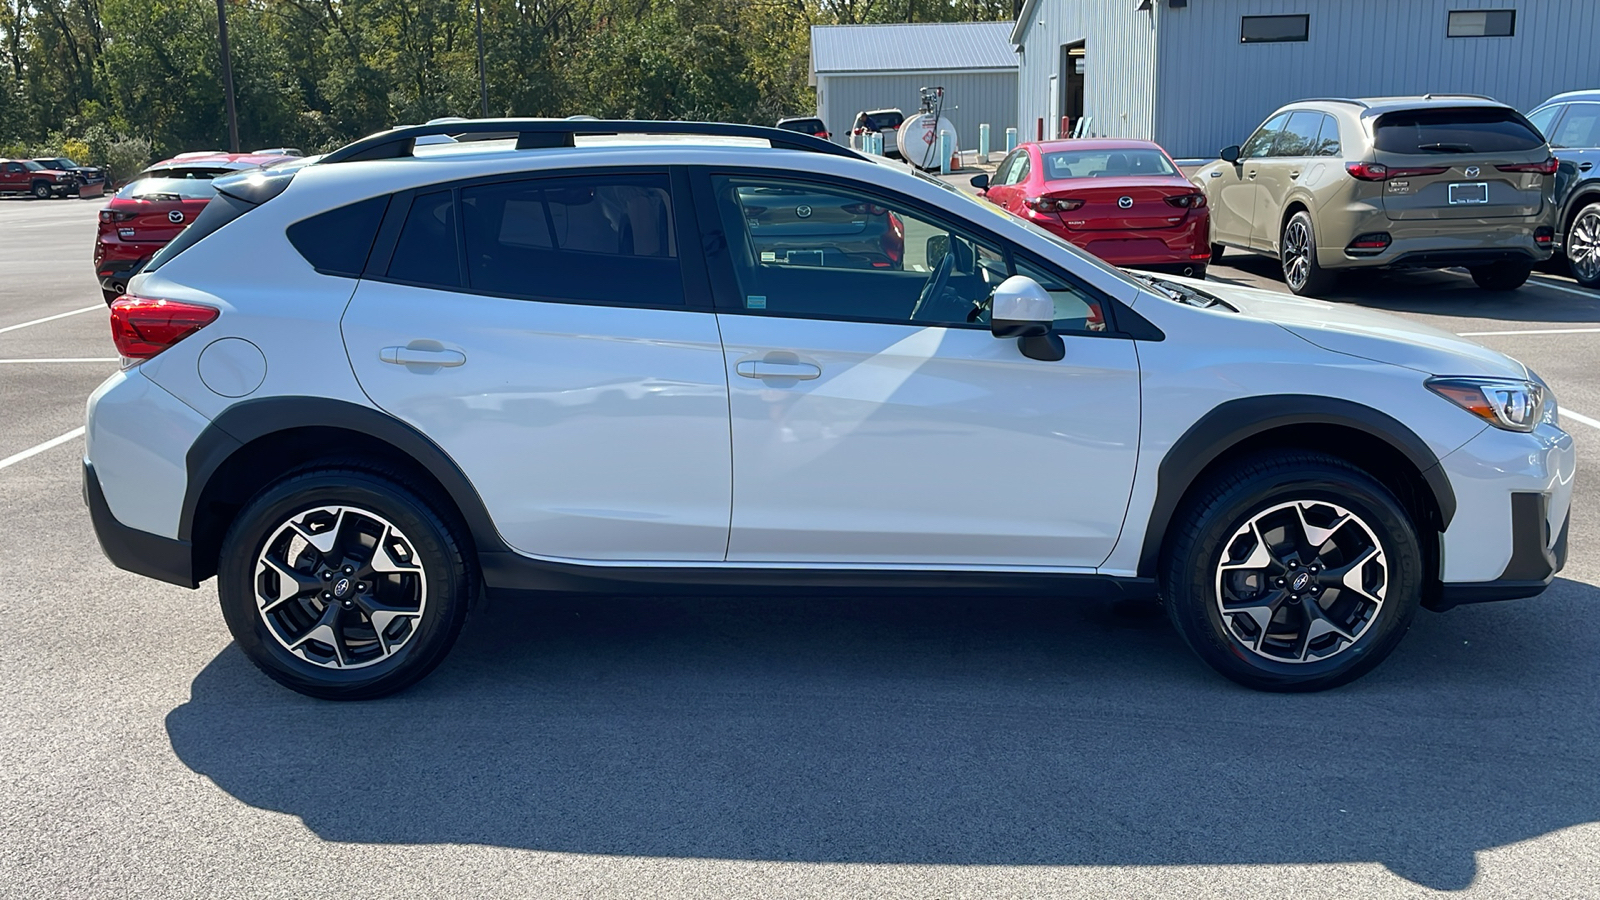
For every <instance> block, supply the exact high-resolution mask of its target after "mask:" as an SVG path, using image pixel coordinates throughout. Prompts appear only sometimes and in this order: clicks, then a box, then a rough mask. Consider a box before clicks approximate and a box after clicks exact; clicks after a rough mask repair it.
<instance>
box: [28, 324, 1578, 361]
mask: <svg viewBox="0 0 1600 900" xmlns="http://www.w3.org/2000/svg"><path fill="white" fill-rule="evenodd" d="M1595 330H1596V331H1600V329H1595ZM121 361H122V357H120V356H63V357H58V358H56V359H0V366H13V365H19V364H22V363H107V362H121Z"/></svg>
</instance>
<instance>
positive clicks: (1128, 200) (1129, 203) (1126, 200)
mask: <svg viewBox="0 0 1600 900" xmlns="http://www.w3.org/2000/svg"><path fill="white" fill-rule="evenodd" d="M1117 205H1118V206H1120V207H1122V208H1123V209H1132V208H1133V198H1132V197H1118V198H1117Z"/></svg>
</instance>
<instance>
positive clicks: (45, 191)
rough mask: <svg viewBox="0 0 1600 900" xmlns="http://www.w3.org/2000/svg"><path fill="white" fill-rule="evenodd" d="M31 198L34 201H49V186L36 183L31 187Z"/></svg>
mask: <svg viewBox="0 0 1600 900" xmlns="http://www.w3.org/2000/svg"><path fill="white" fill-rule="evenodd" d="M33 198H34V199H35V200H49V199H50V185H48V184H45V183H44V182H42V181H40V182H38V183H36V184H35V185H34V186H33Z"/></svg>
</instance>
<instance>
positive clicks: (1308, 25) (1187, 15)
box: [1011, 0, 1600, 157]
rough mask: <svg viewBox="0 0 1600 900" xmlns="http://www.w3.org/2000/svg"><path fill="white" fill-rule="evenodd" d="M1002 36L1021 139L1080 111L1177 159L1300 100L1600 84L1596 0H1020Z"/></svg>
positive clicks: (1538, 95)
mask: <svg viewBox="0 0 1600 900" xmlns="http://www.w3.org/2000/svg"><path fill="white" fill-rule="evenodd" d="M1011 40H1012V43H1013V45H1014V46H1015V47H1016V49H1017V52H1018V54H1019V60H1020V66H1019V69H1018V73H1019V74H1018V80H1019V88H1018V110H1017V117H1018V120H1019V121H1020V123H1021V124H1020V126H1019V127H1020V129H1021V131H1022V134H1023V137H1024V139H1034V138H1036V137H1038V136H1039V135H1040V134H1041V132H1042V134H1043V136H1044V137H1047V138H1048V137H1055V136H1057V132H1058V130H1059V128H1060V122H1061V117H1062V116H1069V117H1070V118H1071V120H1072V121H1073V123H1076V122H1077V120H1078V119H1079V117H1081V116H1087V117H1088V118H1089V120H1090V121H1089V123H1088V129H1089V132H1090V133H1093V134H1097V135H1103V136H1107V137H1131V138H1145V139H1151V140H1155V141H1157V142H1159V143H1160V144H1162V145H1163V146H1164V147H1166V148H1167V150H1168V151H1169V152H1171V153H1172V154H1173V155H1174V156H1180V157H1214V156H1215V155H1216V153H1217V150H1218V149H1219V148H1221V147H1223V146H1225V145H1228V144H1237V143H1240V142H1242V141H1243V140H1244V139H1245V138H1246V137H1248V136H1249V135H1250V132H1251V131H1252V130H1253V129H1254V128H1255V127H1256V126H1257V125H1259V124H1260V123H1261V121H1262V120H1263V119H1265V118H1266V116H1267V114H1268V113H1270V112H1271V111H1272V110H1273V109H1274V108H1276V107H1278V106H1281V105H1283V104H1285V103H1288V102H1291V101H1294V100H1299V99H1303V98H1307V97H1371V96H1385V95H1389V96H1392V95H1400V94H1424V93H1430V92H1431V93H1471V94H1484V95H1487V96H1490V97H1494V98H1495V99H1497V100H1501V101H1503V102H1505V103H1509V104H1511V105H1512V106H1515V107H1517V108H1518V109H1521V110H1523V111H1524V112H1526V111H1528V110H1530V109H1532V108H1533V106H1534V105H1535V104H1537V103H1539V102H1540V101H1541V100H1544V99H1545V98H1546V97H1549V96H1551V95H1552V94H1556V93H1559V92H1561V91H1567V90H1574V89H1578V88H1596V87H1600V49H1597V47H1600V0H1025V2H1024V3H1023V6H1022V9H1021V11H1020V12H1019V14H1018V17H1017V21H1016V24H1015V27H1014V28H1013V29H1012V32H1011ZM1073 127H1076V126H1075V124H1074V126H1073Z"/></svg>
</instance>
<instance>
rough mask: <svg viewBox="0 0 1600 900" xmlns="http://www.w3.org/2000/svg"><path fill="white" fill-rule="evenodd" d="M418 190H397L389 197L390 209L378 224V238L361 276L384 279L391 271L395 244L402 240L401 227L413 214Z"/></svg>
mask: <svg viewBox="0 0 1600 900" xmlns="http://www.w3.org/2000/svg"><path fill="white" fill-rule="evenodd" d="M416 195H417V192H416V191H409V190H408V191H396V192H395V193H394V194H391V195H390V197H389V209H388V211H386V212H385V213H384V215H383V223H382V224H380V225H379V226H378V239H377V240H375V241H373V242H372V252H371V253H369V254H367V267H366V268H365V269H363V270H362V272H361V277H362V278H367V279H373V280H377V281H382V280H384V279H385V276H386V273H387V272H388V271H389V261H390V260H391V259H393V258H394V248H395V245H396V244H398V243H399V242H400V229H401V227H403V226H404V225H405V224H406V216H408V215H410V214H411V201H412V200H413V199H415V197H416Z"/></svg>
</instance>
